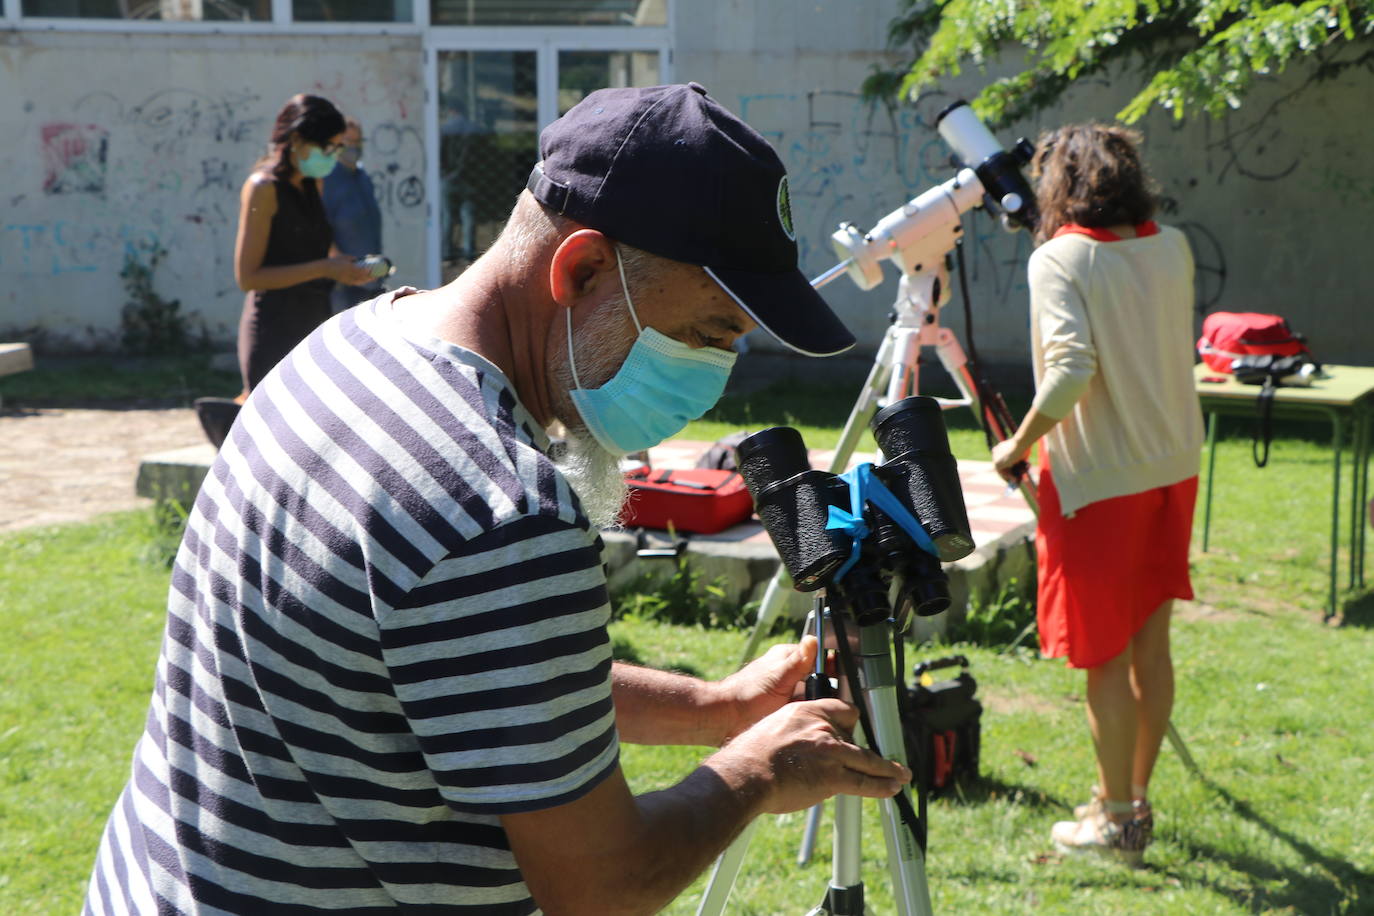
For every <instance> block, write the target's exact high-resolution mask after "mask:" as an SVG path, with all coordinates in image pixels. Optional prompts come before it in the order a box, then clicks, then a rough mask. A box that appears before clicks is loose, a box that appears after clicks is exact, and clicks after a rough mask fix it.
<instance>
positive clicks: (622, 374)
mask: <svg viewBox="0 0 1374 916" xmlns="http://www.w3.org/2000/svg"><path fill="white" fill-rule="evenodd" d="M616 267H617V268H618V269H619V270H620V285H621V288H622V289H624V290H625V304H626V305H627V306H629V308H630V317H631V318H633V319H634V323H635V327H636V328H638V329H639V337H638V338H637V339H636V340H635V343H634V346H633V347H631V348H630V354H629V355H628V356H626V357H625V362H623V363H621V365H620V368H619V369H618V370H617V371H616V373H615V375H613V376H611V378H610V380H609V381H607V382H606V384H604V385H602V386H601V387H600V388H593V389H586V388H583V387H582V382H581V380H580V379H578V377H577V364H576V363H575V362H574V361H573V346H572V309H568V310H567V311H566V315H567V320H568V363H569V365H570V366H571V368H572V376H573V384H574V385H576V386H577V387H575V388H573V389H572V391H570V392H569V395H570V396H571V397H572V402H573V405H574V406H575V407H576V408H577V412H578V413H579V414H581V415H582V420H583V422H585V423H586V424H587V429H588V430H589V431H590V432H591V434H592V435H593V436H594V437H595V438H596V441H597V442H599V443H601V447H602V448H604V449H606V451H608V452H610V453H612V454H613V455H627V454H629V453H630V452H637V451H640V450H642V449H646V448H651V447H653V446H655V445H658V444H659V443H660V442H663V441H664V440H665V439H668V438H669V437H670V436H673V435H676V434H677V433H679V432H681V431H682V428H683V427H684V426H686V425H687V424H688V423H690V422H691V421H692V420H695V419H697V418H698V417H700V416H701V415H702V414H704V413H706V411H708V410H710V409H711V408H712V407H714V406H715V403H716V401H719V400H720V396H721V394H722V393H723V392H724V391H725V382H726V381H727V380H728V379H729V378H730V369H731V368H732V367H733V366H734V365H735V356H736V354H734V353H733V352H730V351H727V350H721V349H717V348H716V347H701V348H693V347H689V346H687V345H686V344H685V343H682V342H681V341H679V340H674V339H673V338H671V337H669V336H668V335H666V334H660V333H659V332H658V331H655V330H654V329H653V328H646V327H644V326H642V325H641V324H640V323H639V316H638V315H636V314H635V306H634V303H633V302H632V301H630V287H629V285H628V284H626V282H625V267H624V265H623V264H621V262H620V252H619V251H617V252H616Z"/></svg>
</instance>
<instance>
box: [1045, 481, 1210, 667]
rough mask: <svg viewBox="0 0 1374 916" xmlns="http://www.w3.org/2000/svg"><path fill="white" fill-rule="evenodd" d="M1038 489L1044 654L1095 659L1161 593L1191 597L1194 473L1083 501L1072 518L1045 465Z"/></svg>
mask: <svg viewBox="0 0 1374 916" xmlns="http://www.w3.org/2000/svg"><path fill="white" fill-rule="evenodd" d="M1039 489H1040V521H1039V525H1038V527H1037V528H1036V532H1035V554H1036V567H1037V571H1038V573H1039V585H1038V599H1039V600H1038V603H1037V608H1036V618H1037V621H1038V624H1039V627H1040V651H1041V653H1043V654H1044V656H1045V657H1046V658H1060V657H1063V656H1068V660H1069V666H1070V667H1072V668H1096V667H1098V666H1099V665H1102V664H1105V663H1106V662H1109V661H1111V660H1112V659H1113V658H1116V656H1118V655H1120V654H1121V653H1122V652H1123V651H1124V650H1125V649H1126V646H1127V645H1128V644H1129V643H1130V641H1131V638H1132V637H1134V636H1135V634H1136V633H1138V632H1140V628H1141V627H1142V626H1144V625H1145V621H1146V620H1148V619H1149V617H1150V615H1151V614H1153V613H1154V612H1155V611H1156V610H1158V609H1159V606H1160V605H1161V604H1163V603H1164V602H1165V601H1168V600H1170V599H1171V598H1181V599H1184V600H1189V599H1191V598H1192V597H1193V585H1192V582H1191V580H1190V579H1189V577H1188V545H1189V542H1190V540H1191V539H1192V534H1193V506H1194V504H1195V503H1196V502H1197V477H1190V478H1188V479H1187V480H1181V481H1179V482H1178V483H1175V484H1170V485H1169V486H1167V487H1157V488H1155V489H1153V490H1146V491H1145V492H1143V493H1132V494H1130V495H1128V496H1118V497H1115V498H1114V499H1104V500H1102V501H1100V502H1095V503H1089V504H1088V505H1086V506H1084V507H1083V508H1081V509H1079V510H1078V511H1077V512H1075V513H1074V516H1073V518H1065V517H1064V515H1063V513H1062V512H1061V510H1060V506H1059V491H1058V490H1057V489H1055V486H1054V478H1053V476H1052V474H1051V473H1050V469H1049V467H1042V468H1041V469H1040V488H1039Z"/></svg>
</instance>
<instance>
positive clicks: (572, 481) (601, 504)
mask: <svg viewBox="0 0 1374 916" xmlns="http://www.w3.org/2000/svg"><path fill="white" fill-rule="evenodd" d="M635 334H636V332H635V330H634V327H633V326H632V325H631V324H630V319H629V311H628V310H627V309H626V307H625V299H624V297H623V296H619V295H615V296H611V297H609V298H608V299H607V300H606V301H605V302H602V303H601V304H600V306H599V307H598V308H597V310H596V312H595V313H594V314H593V316H592V319H591V321H589V322H588V323H587V325H586V326H585V327H584V328H583V330H582V331H581V333H580V334H578V335H577V337H576V338H575V339H574V341H573V346H574V347H575V348H576V350H577V368H578V374H579V375H580V376H581V380H582V383H583V384H584V385H586V386H587V387H589V388H595V387H597V386H599V385H602V384H604V383H605V381H606V380H607V379H609V378H610V377H611V376H612V375H614V374H615V372H616V370H617V369H618V368H619V367H620V364H621V363H623V362H624V361H625V355H626V353H627V352H628V351H629V348H630V346H631V344H633V342H634V337H635ZM566 339H567V338H566V337H565V338H564V340H565V341H566ZM550 370H551V372H552V374H553V378H554V382H555V385H556V386H557V388H558V390H559V392H560V393H561V398H560V401H561V404H559V405H558V406H559V407H560V408H561V409H560V410H558V411H557V412H558V414H559V416H560V419H561V420H562V422H563V426H564V428H565V430H566V432H565V439H564V442H565V448H564V450H563V453H562V454H561V455H558V456H557V457H556V458H555V459H554V467H556V468H558V470H559V472H560V473H561V474H562V475H563V477H564V478H565V479H566V480H567V481H568V484H569V485H570V486H571V487H572V488H573V492H575V493H576V494H577V498H578V499H579V500H580V501H581V503H582V511H583V512H585V513H586V515H587V519H588V521H590V522H591V523H592V525H594V526H595V527H596V528H598V529H601V528H615V527H618V525H619V522H620V512H621V510H622V509H623V508H624V505H625V497H626V496H627V495H629V492H630V488H629V486H628V485H627V484H626V483H625V475H624V474H623V473H621V470H620V459H619V458H618V457H616V456H615V455H613V454H611V453H610V452H608V451H606V449H604V448H602V446H601V443H599V442H597V441H596V438H595V437H594V436H592V434H591V433H590V432H589V431H588V430H587V424H586V423H585V422H584V421H583V419H582V417H581V415H580V414H579V413H578V412H577V408H576V407H575V406H574V405H573V403H572V399H571V398H570V397H569V396H568V394H567V392H568V391H570V390H571V389H572V388H573V387H574V384H575V383H574V380H573V374H572V366H571V364H570V363H569V360H568V350H567V345H566V343H564V345H563V346H562V347H559V348H558V349H557V350H556V351H555V352H554V354H553V356H552V358H551V359H550Z"/></svg>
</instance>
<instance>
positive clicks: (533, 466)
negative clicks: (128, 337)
mask: <svg viewBox="0 0 1374 916" xmlns="http://www.w3.org/2000/svg"><path fill="white" fill-rule="evenodd" d="M546 448H547V440H546V438H545V437H544V434H543V432H542V430H540V429H539V428H538V425H537V424H536V423H535V422H534V421H533V419H532V418H531V417H530V415H529V414H528V413H527V412H526V410H525V408H524V407H523V406H522V405H521V404H520V403H519V401H517V400H516V397H515V394H514V391H513V389H512V388H511V385H510V383H509V382H508V381H507V380H506V378H505V377H504V376H503V375H502V374H501V372H500V371H499V370H497V369H496V367H495V366H493V365H491V364H490V363H489V362H487V361H486V360H484V359H482V358H481V357H479V356H477V355H475V354H473V353H471V352H468V351H466V350H463V349H461V348H459V347H455V346H452V345H449V344H445V343H443V342H441V341H438V340H433V339H412V338H410V337H408V336H406V334H404V333H403V332H402V330H401V328H400V326H399V325H398V324H397V323H396V320H395V318H394V316H393V314H392V308H391V297H390V296H383V297H382V298H380V299H378V300H375V301H374V302H372V303H369V304H367V305H364V306H361V307H359V308H356V309H353V310H352V311H350V312H346V313H344V314H343V315H341V316H339V317H338V318H335V319H334V320H332V321H330V322H328V323H327V324H325V325H324V326H323V327H322V328H320V329H319V330H318V331H316V332H315V333H314V334H313V335H312V336H311V337H309V338H308V339H307V340H306V341H305V342H304V343H302V344H301V345H300V346H299V347H297V348H296V349H295V351H294V352H293V353H292V354H291V355H290V356H289V357H288V358H287V359H286V360H284V361H283V362H282V363H281V364H280V365H279V366H278V367H277V368H276V369H275V370H273V372H272V373H271V374H270V375H269V376H268V378H267V379H266V380H265V381H264V383H263V384H262V385H261V386H259V387H258V388H257V389H255V390H254V392H253V396H252V397H251V398H250V399H249V401H248V403H247V404H246V405H245V406H244V409H243V411H242V413H241V414H240V417H239V420H238V422H237V423H236V424H235V426H234V428H233V431H232V433H231V435H230V437H229V440H228V441H227V442H226V443H225V444H224V447H223V449H222V450H221V451H220V454H219V457H218V458H217V459H216V461H215V463H214V465H213V467H212V468H211V469H210V473H209V475H208V476H207V477H206V480H205V483H204V485H203V486H202V488H201V491H200V494H199V496H198V497H197V499H196V504H195V509H194V511H193V512H192V515H191V518H190V521H189V523H188V526H187V530H186V535H185V538H184V540H183V542H182V545H181V549H180V551H179V552H178V554H177V558H176V563H175V567H174V569H173V572H172V584H171V589H170V594H169V598H168V615H167V629H166V633H165V635H164V638H163V643H162V649H161V653H160V657H159V659H158V665H157V675H156V681H155V684H154V687H153V697H152V703H151V707H150V709H149V712H148V720H147V725H146V727H145V731H144V733H143V736H142V738H141V740H140V741H139V742H138V745H137V747H136V749H135V751H134V756H133V770H132V775H131V778H130V780H129V783H128V785H127V786H126V787H125V789H124V791H123V794H122V795H121V796H120V798H119V800H118V802H117V804H116V806H115V809H114V812H113V813H112V814H111V816H110V819H109V822H108V824H107V826H106V828H105V834H104V837H103V839H102V842H101V844H100V851H99V853H98V856H97V859H96V863H95V869H94V873H93V875H92V877H91V882H90V886H89V888H88V891H87V898H86V908H85V911H84V912H86V913H89V914H105V913H129V912H132V913H140V914H142V913H236V914H237V913H253V914H256V913H273V914H288V913H306V912H310V913H318V912H320V911H339V912H348V913H372V912H391V911H394V910H396V909H398V908H399V909H404V910H405V911H406V912H413V913H431V912H433V913H440V912H442V913H460V914H461V913H473V914H477V913H481V914H507V913H510V914H517V913H518V914H526V913H535V912H537V908H536V906H535V904H534V901H533V900H532V899H531V898H530V895H529V891H528V889H527V888H526V887H525V885H524V882H523V881H522V879H521V876H520V873H519V870H518V869H517V868H516V864H515V860H514V857H513V856H512V854H511V851H510V848H509V844H508V842H507V839H506V836H505V833H504V832H503V831H502V829H501V825H500V819H499V815H501V814H503V813H507V812H519V811H530V810H537V809H540V808H546V807H550V806H553V805H558V804H562V803H565V802H568V801H572V800H574V799H576V798H577V797H579V796H580V795H582V794H585V793H586V792H588V791H589V790H590V789H592V788H593V787H594V786H595V785H597V783H598V782H599V781H600V780H601V779H603V778H604V777H605V776H606V775H607V774H608V773H610V772H611V771H612V770H613V769H614V767H615V766H616V763H617V759H618V752H619V744H618V740H617V736H616V731H615V719H614V710H613V707H612V704H611V687H610V683H611V682H610V668H611V650H610V642H609V639H608V637H607V632H606V623H607V620H608V617H609V613H610V611H609V605H608V602H607V595H606V584H605V577H604V574H603V572H602V568H601V557H600V548H601V545H600V541H599V538H598V536H597V533H596V532H595V530H593V529H592V528H591V527H590V526H589V524H588V522H587V519H586V517H585V516H584V515H583V514H582V512H581V510H580V508H579V507H578V503H577V500H576V498H575V496H574V495H573V493H572V492H571V491H570V490H569V488H568V485H567V482H566V481H565V480H564V479H563V477H562V476H561V475H560V474H558V472H557V471H556V470H555V469H554V467H553V465H552V463H551V462H550V461H549V459H548V458H547V456H546V455H545V454H544V449H546Z"/></svg>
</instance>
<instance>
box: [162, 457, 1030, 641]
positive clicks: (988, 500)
mask: <svg viewBox="0 0 1374 916" xmlns="http://www.w3.org/2000/svg"><path fill="white" fill-rule="evenodd" d="M710 445H711V443H709V442H698V441H693V440H681V439H679V440H673V441H671V442H666V443H664V444H663V445H660V446H658V447H656V448H654V449H653V450H652V451H651V452H650V460H651V462H652V463H653V466H654V467H655V468H689V467H693V466H694V465H695V464H696V461H697V458H698V457H700V455H701V454H702V453H703V452H704V451H705V450H706V449H707V448H709V447H710ZM810 457H811V466H812V467H829V466H830V461H831V459H832V458H833V457H834V453H833V452H827V451H824V450H813V451H811V453H810ZM214 458H215V449H214V447H213V446H212V445H210V444H209V443H206V444H204V445H194V446H190V447H187V448H180V449H173V450H170V451H166V452H159V453H156V454H152V455H148V456H147V457H146V458H144V459H143V461H142V463H141V464H140V466H139V470H138V480H137V483H136V490H137V492H138V494H139V495H140V496H146V497H150V498H152V499H154V500H158V501H163V502H165V501H172V502H176V503H178V504H179V505H181V506H182V507H183V508H186V509H188V510H189V507H190V506H191V504H192V503H193V502H194V500H195V495H196V493H197V491H199V489H200V485H201V482H202V481H203V480H204V479H205V475H206V473H207V472H208V471H209V469H210V464H211V462H213V461H214ZM872 460H873V456H872V455H863V454H859V455H855V456H854V458H853V459H852V461H851V462H850V464H851V466H852V465H854V464H857V463H859V462H861V461H872ZM959 480H960V483H961V485H962V487H963V492H964V504H965V506H966V507H967V509H968V518H969V527H970V528H971V529H972V533H973V540H974V543H975V544H977V549H975V550H974V552H973V553H972V554H970V555H969V556H967V557H965V558H963V559H962V560H957V561H955V562H953V563H947V564H945V567H944V569H945V573H946V574H947V575H948V576H949V586H950V596H951V599H952V604H951V607H950V610H949V611H948V612H947V613H944V614H939V615H936V616H934V617H930V618H918V619H917V621H916V625H917V626H916V631H915V635H916V637H917V638H918V639H923V638H928V637H930V636H933V635H937V634H941V633H943V632H944V631H945V630H946V629H947V628H948V626H949V624H950V623H951V622H952V621H958V620H962V619H963V617H964V615H965V614H966V613H967V610H968V607H969V605H970V602H972V601H980V602H987V601H990V600H992V599H993V598H995V597H996V596H998V595H999V594H1001V593H1002V592H1003V591H1004V590H1011V591H1012V592H1013V593H1017V594H1021V595H1022V596H1025V597H1031V596H1032V595H1033V592H1034V587H1035V541H1034V536H1035V516H1034V514H1033V513H1032V512H1031V510H1030V508H1029V507H1028V506H1027V505H1026V502H1025V500H1024V499H1023V498H1022V497H1021V495H1020V494H1019V493H1011V494H1008V493H1007V491H1006V484H1004V483H1003V482H1002V480H1001V478H1000V477H998V476H997V473H996V471H994V470H993V468H992V465H991V463H989V462H986V461H960V462H959ZM603 540H604V541H605V544H606V552H605V559H606V566H607V576H608V579H607V581H608V585H609V586H610V588H611V590H612V591H613V592H614V591H616V590H618V589H624V588H627V587H630V586H632V585H635V586H639V587H648V586H651V585H652V583H653V582H655V581H658V580H661V579H664V578H668V577H671V576H672V574H673V573H674V571H675V570H676V568H677V566H676V564H675V563H673V562H672V561H671V559H669V560H664V559H657V558H653V559H650V558H642V557H640V556H639V555H638V551H639V548H640V547H641V546H644V543H643V542H644V541H647V542H648V546H657V547H662V546H674V545H671V544H669V542H668V533H667V532H664V531H645V532H643V534H642V535H641V534H640V533H639V532H636V531H625V530H617V531H606V532H603ZM682 556H683V558H684V559H685V561H686V562H687V564H689V565H690V567H691V568H692V570H693V571H694V572H695V573H696V575H697V577H698V578H697V581H698V582H700V583H702V584H709V585H711V586H713V588H714V589H717V590H719V595H720V597H719V599H718V600H719V601H720V602H721V603H722V604H723V605H724V606H730V607H739V606H741V605H742V604H743V603H745V602H750V601H760V600H762V597H763V594H764V591H765V590H766V588H767V586H768V583H769V581H770V580H771V579H772V578H773V575H774V573H775V572H776V571H777V569H778V565H779V563H778V554H777V551H776V550H774V548H773V544H772V542H771V541H770V540H769V539H768V535H767V533H766V532H764V530H763V526H762V525H760V524H759V523H758V522H757V521H756V520H753V519H751V520H749V521H747V522H744V523H743V524H739V525H736V526H734V527H733V528H728V529H726V530H725V531H722V532H720V533H718V534H693V535H689V536H687V537H686V544H685V546H684V547H683V550H682ZM811 600H812V599H811V596H810V595H805V594H802V593H800V592H790V593H789V599H788V602H787V606H786V607H785V608H784V610H783V613H784V614H785V615H787V616H789V617H792V618H794V619H801V618H802V617H804V616H805V615H806V612H807V611H808V610H810V607H811Z"/></svg>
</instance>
